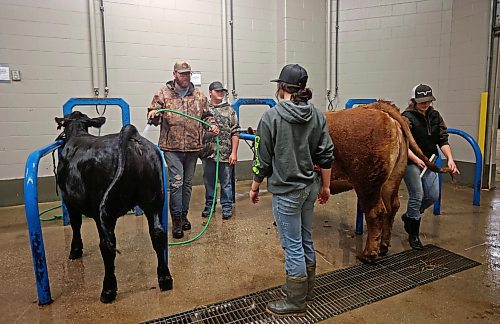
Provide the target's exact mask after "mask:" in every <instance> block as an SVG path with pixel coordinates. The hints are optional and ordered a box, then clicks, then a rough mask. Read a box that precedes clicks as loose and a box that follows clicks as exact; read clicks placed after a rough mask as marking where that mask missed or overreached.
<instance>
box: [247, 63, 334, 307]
mask: <svg viewBox="0 0 500 324" xmlns="http://www.w3.org/2000/svg"><path fill="white" fill-rule="evenodd" d="M307 79H308V75H307V71H306V70H305V69H304V68H303V67H301V66H300V65H298V64H288V65H286V66H284V67H283V69H282V70H281V73H280V76H279V78H278V79H276V80H272V81H271V82H277V83H278V86H277V91H276V97H277V98H278V101H279V102H278V104H277V105H276V107H275V108H274V109H269V110H267V111H266V112H265V113H264V114H263V115H262V118H261V120H260V122H259V125H258V127H257V134H256V138H255V146H254V150H255V158H254V161H253V166H252V171H253V181H252V187H251V188H250V192H249V196H250V201H251V202H252V203H257V202H259V187H260V184H261V183H262V181H263V180H264V178H266V177H267V178H268V180H267V187H268V190H269V192H271V193H272V194H273V198H272V207H273V214H274V219H275V221H276V225H277V228H278V232H279V235H280V240H281V245H282V247H283V250H284V252H285V271H286V283H285V284H284V285H283V287H282V289H283V293H284V295H285V298H283V299H281V300H278V301H272V302H270V303H269V304H267V308H266V309H267V311H268V312H270V313H272V314H274V315H285V316H286V315H295V316H297V315H298V316H301V315H302V316H303V315H305V312H306V301H312V300H313V298H314V296H313V288H314V281H315V276H316V274H315V272H316V254H315V251H314V246H313V241H312V221H313V208H314V203H315V201H316V199H318V200H319V203H320V204H324V203H326V202H327V201H328V199H329V197H330V175H331V165H332V162H333V143H332V139H331V138H330V136H329V134H328V126H327V124H326V120H325V117H324V115H323V113H321V112H320V111H319V110H318V109H316V108H315V107H314V106H313V104H311V103H309V100H310V99H311V98H312V91H311V90H310V89H309V88H306V84H307Z"/></svg>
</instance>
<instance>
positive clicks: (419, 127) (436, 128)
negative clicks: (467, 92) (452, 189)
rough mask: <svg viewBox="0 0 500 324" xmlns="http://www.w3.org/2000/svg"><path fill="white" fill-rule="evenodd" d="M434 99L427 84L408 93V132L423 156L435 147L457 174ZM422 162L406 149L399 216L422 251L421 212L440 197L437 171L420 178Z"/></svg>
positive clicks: (416, 245)
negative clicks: (404, 190) (404, 195)
mask: <svg viewBox="0 0 500 324" xmlns="http://www.w3.org/2000/svg"><path fill="white" fill-rule="evenodd" d="M435 100H436V98H435V97H434V96H433V94H432V88H431V87H430V86H428V85H426V84H418V85H416V86H415V87H414V88H413V89H412V92H411V98H410V103H409V105H408V108H406V110H405V111H404V112H403V116H405V117H406V118H407V119H408V120H409V124H410V125H409V126H410V129H411V133H412V135H413V137H414V138H415V141H416V142H417V144H418V146H419V147H420V148H421V149H422V152H424V154H425V156H427V157H428V158H431V156H432V155H433V154H434V155H436V156H437V155H438V150H437V146H439V148H440V149H441V152H443V154H444V156H445V157H446V158H447V160H448V168H450V170H451V171H452V172H453V173H460V172H459V171H458V168H457V166H456V164H455V161H454V160H453V155H452V153H451V147H450V144H449V143H448V131H447V128H446V125H445V123H444V120H443V118H442V117H441V114H440V113H439V112H438V111H437V110H435V109H434V108H433V107H432V102H433V101H435ZM424 168H425V163H424V162H423V161H422V160H420V159H419V158H418V157H417V156H416V155H415V154H414V153H413V152H412V151H411V150H408V166H407V167H406V171H405V175H404V180H405V184H406V187H407V188H408V207H407V209H406V213H404V214H403V216H402V217H401V219H402V220H403V222H404V228H405V231H406V232H407V233H408V234H409V237H408V240H409V243H410V246H411V247H412V248H413V249H415V250H422V249H423V245H422V242H421V241H420V237H419V234H420V219H421V217H420V214H422V213H423V212H424V211H425V210H426V209H427V208H428V207H430V206H431V205H432V204H433V203H434V202H435V201H436V200H437V199H438V198H439V180H438V175H437V173H435V172H433V171H430V170H427V171H426V172H425V173H424V174H423V175H422V177H421V176H420V174H421V172H422V170H423V169H424Z"/></svg>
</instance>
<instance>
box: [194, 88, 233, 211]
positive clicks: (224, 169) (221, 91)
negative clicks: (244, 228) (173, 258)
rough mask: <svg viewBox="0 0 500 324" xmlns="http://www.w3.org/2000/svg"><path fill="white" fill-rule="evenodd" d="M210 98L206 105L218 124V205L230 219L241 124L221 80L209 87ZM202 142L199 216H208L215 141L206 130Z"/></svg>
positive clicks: (212, 191)
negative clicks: (202, 187)
mask: <svg viewBox="0 0 500 324" xmlns="http://www.w3.org/2000/svg"><path fill="white" fill-rule="evenodd" d="M208 91H209V95H210V101H209V103H208V106H209V108H210V112H211V113H212V114H213V116H214V118H215V121H216V123H217V126H219V129H220V132H219V147H220V150H219V181H220V186H221V189H220V204H221V205H222V218H223V219H229V218H231V217H232V216H233V201H234V197H233V192H234V188H233V181H232V180H233V170H234V165H235V164H236V162H237V161H238V144H239V132H240V126H239V123H238V117H237V116H236V112H235V111H234V109H233V107H231V105H230V104H228V103H227V101H226V100H225V99H226V94H227V89H225V88H224V86H223V85H222V83H221V82H219V81H214V82H212V83H211V84H210V86H209V87H208ZM203 144H204V145H205V146H204V148H203V150H202V151H201V153H200V158H201V161H202V163H203V180H204V182H205V209H204V210H203V212H202V213H201V216H202V217H208V216H209V215H210V210H211V208H212V202H213V200H214V199H216V200H217V197H216V193H215V192H214V189H215V188H214V186H215V170H216V169H215V168H216V158H217V157H216V142H215V136H213V135H212V134H211V133H208V132H207V133H206V134H205V136H204V137H203Z"/></svg>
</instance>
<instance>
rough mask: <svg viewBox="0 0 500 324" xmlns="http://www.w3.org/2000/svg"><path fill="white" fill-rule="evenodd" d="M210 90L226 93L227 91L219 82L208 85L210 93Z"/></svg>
mask: <svg viewBox="0 0 500 324" xmlns="http://www.w3.org/2000/svg"><path fill="white" fill-rule="evenodd" d="M212 90H224V91H226V92H227V89H226V88H224V86H223V85H222V83H221V82H219V81H214V82H212V83H210V85H209V86H208V91H212Z"/></svg>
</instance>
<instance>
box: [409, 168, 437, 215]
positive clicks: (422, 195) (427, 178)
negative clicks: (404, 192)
mask: <svg viewBox="0 0 500 324" xmlns="http://www.w3.org/2000/svg"><path fill="white" fill-rule="evenodd" d="M421 172H422V169H420V168H419V167H418V166H417V165H416V164H408V166H407V167H406V171H405V175H404V180H405V184H406V188H407V189H408V207H407V209H406V215H407V217H408V218H413V219H416V220H419V219H420V214H421V213H423V212H424V211H425V210H426V209H427V208H429V207H430V206H431V205H432V204H434V202H435V201H436V200H437V199H438V198H439V178H438V174H437V173H436V172H432V171H430V170H427V171H426V172H425V174H424V176H423V177H422V179H420V173H421Z"/></svg>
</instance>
